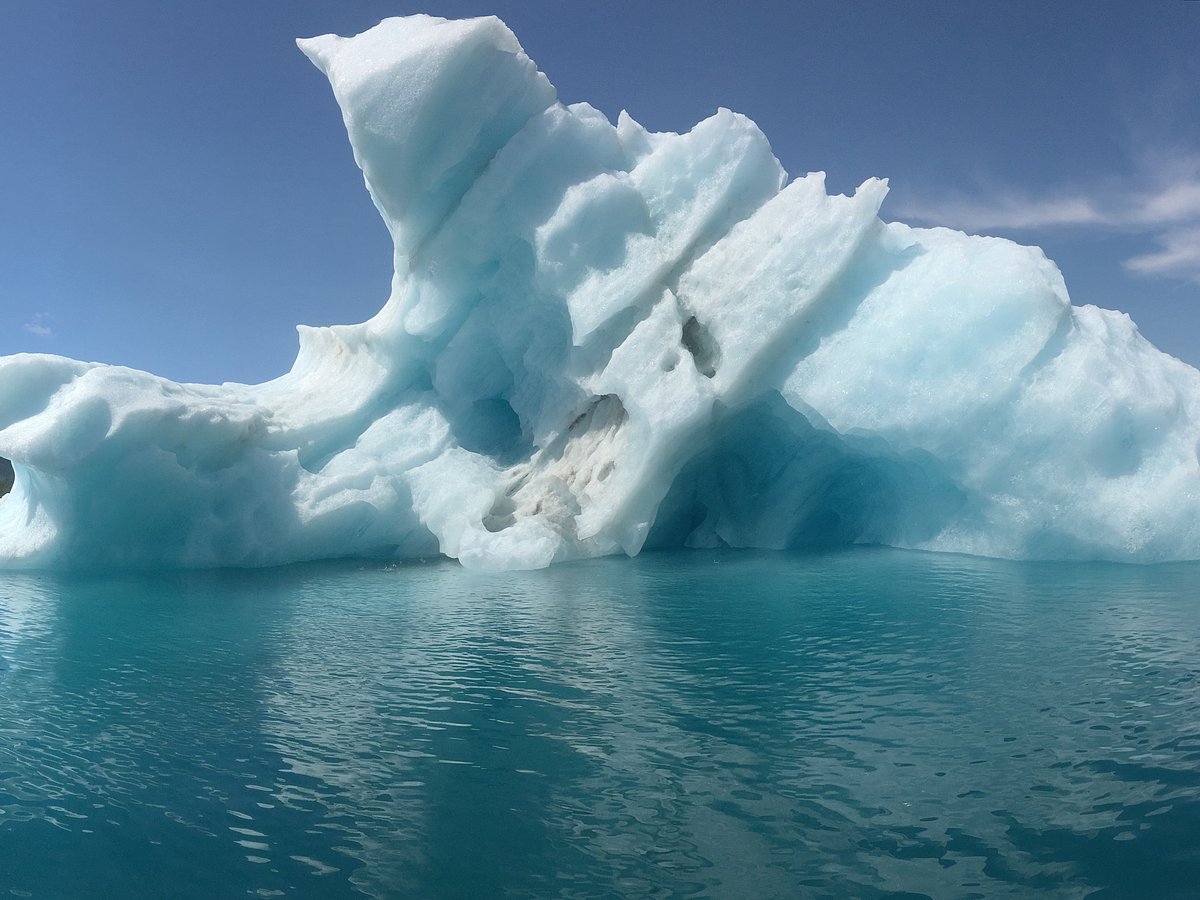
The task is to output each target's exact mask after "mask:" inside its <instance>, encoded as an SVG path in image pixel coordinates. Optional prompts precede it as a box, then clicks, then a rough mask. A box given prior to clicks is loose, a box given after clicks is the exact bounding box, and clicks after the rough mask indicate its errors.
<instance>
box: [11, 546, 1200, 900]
mask: <svg viewBox="0 0 1200 900" xmlns="http://www.w3.org/2000/svg"><path fill="white" fill-rule="evenodd" d="M1197 585H1200V566H1196V565H1178V566H1157V567H1149V568H1140V567H1131V566H1110V565H1047V564H1036V565H1031V564H1015V563H1001V562H992V561H986V560H977V559H969V558H962V557H952V556H938V555H931V554H920V553H904V552H899V551H885V550H861V551H854V552H843V553H836V554H829V555H816V556H813V555H807V556H806V555H790V554H751V553H745V554H734V553H727V554H712V553H706V552H699V551H697V552H692V553H664V554H650V555H647V556H644V557H642V558H640V559H636V560H600V561H596V562H591V563H584V564H578V565H570V566H564V567H562V568H557V569H552V570H548V571H543V572H534V573H522V574H515V575H514V574H508V575H496V576H482V575H477V574H472V573H469V572H466V571H463V570H462V569H461V568H459V567H457V566H456V565H454V564H449V563H438V564H429V565H421V566H404V567H382V566H374V567H364V566H361V565H352V564H339V565H320V566H315V565H314V566H300V567H291V568H287V569H279V570H271V571H251V572H210V573H184V574H156V575H96V576H90V577H70V578H67V577H51V576H43V575H37V576H14V575H11V574H6V575H4V576H3V581H2V582H0V896H3V895H4V894H5V892H6V891H11V892H12V893H13V894H15V895H17V896H33V897H90V896H105V897H131V896H146V897H196V898H214V897H234V896H245V895H252V896H253V895H258V896H284V895H286V896H299V897H342V896H346V897H349V896H387V897H397V896H399V897H403V896H412V897H493V896H513V897H534V896H536V897H546V896H553V897H576V896H578V897H610V896H611V897H616V896H628V897H643V896H646V897H674V896H713V897H753V898H760V897H764V898H765V897H794V896H814V897H821V896H861V897H876V896H889V895H893V894H894V895H898V896H899V895H904V893H903V892H908V893H909V894H917V895H921V894H927V895H929V896H933V897H1003V896H1014V897H1028V896H1030V895H1031V894H1033V893H1037V894H1038V895H1039V896H1048V897H1054V896H1063V897H1071V896H1086V895H1089V894H1092V892H1098V893H1095V894H1094V896H1098V897H1171V896H1175V897H1188V896H1190V897H1195V896H1197V893H1198V892H1200V887H1198V886H1200V603H1198V598H1197V592H1196V587H1197Z"/></svg>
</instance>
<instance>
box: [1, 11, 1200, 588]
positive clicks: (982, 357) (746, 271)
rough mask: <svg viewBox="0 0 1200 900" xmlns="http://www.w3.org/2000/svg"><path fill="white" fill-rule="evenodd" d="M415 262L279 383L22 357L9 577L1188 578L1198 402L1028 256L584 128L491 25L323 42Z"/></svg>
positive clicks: (701, 138)
mask: <svg viewBox="0 0 1200 900" xmlns="http://www.w3.org/2000/svg"><path fill="white" fill-rule="evenodd" d="M299 44H300V47H301V49H302V50H303V51H304V52H305V53H306V54H307V55H308V56H309V58H310V59H311V60H312V61H313V62H314V63H315V64H316V65H317V67H318V68H320V69H321V70H322V71H323V72H324V73H325V74H326V75H327V76H328V78H329V81H330V83H331V84H332V86H333V91H334V94H335V96H336V98H337V101H338V104H339V105H340V106H341V109H342V114H343V118H344V120H345V124H346V128H347V131H348V132H349V136H350V142H351V145H352V146H353V149H354V155H355V159H356V161H357V162H358V164H359V166H360V167H361V168H362V171H363V175H364V178H365V181H366V184H367V188H368V190H369V191H370V193H371V196H372V198H373V199H374V201H375V204H376V206H377V207H378V209H379V211H380V213H381V215H382V216H383V219H384V222H385V223H386V225H387V227H388V229H389V231H390V232H391V235H392V237H393V240H394V242H395V276H394V278H393V281H392V290H391V295H390V297H389V298H388V300H387V303H386V304H385V305H384V307H383V308H382V310H380V312H379V313H378V314H377V315H375V316H374V317H373V318H372V319H370V320H369V321H367V322H365V323H363V324H360V325H338V326H333V327H329V328H308V327H304V326H301V327H300V329H299V331H300V351H299V355H298V357H297V360H296V363H295V365H294V366H293V368H292V370H291V371H290V372H289V373H288V374H286V375H283V376H282V377H280V378H278V379H276V380H274V381H271V382H267V383H265V384H261V385H239V384H224V385H220V386H215V385H196V384H176V383H173V382H171V381H168V380H166V379H163V378H159V377H157V376H154V375H150V374H147V373H144V372H138V371H134V370H131V369H127V368H122V367H117V366H105V365H98V364H94V363H83V362H77V361H74V360H69V359H64V358H61V357H54V356H46V355H34V354H21V355H17V356H10V357H5V358H3V359H0V457H5V458H7V459H11V460H12V462H13V466H14V470H15V484H14V486H13V488H12V491H11V493H10V494H9V495H8V496H6V497H4V498H3V499H2V500H0V566H8V567H23V568H50V567H77V566H225V565H238V566H256V565H272V564H280V563H287V562H294V561H300V560H309V559H319V558H333V557H347V556H364V557H365V556H370V557H387V558H413V557H424V556H430V555H434V554H437V553H441V554H444V555H446V556H450V557H454V558H457V559H459V560H461V561H462V562H463V563H464V564H465V565H468V566H475V567H484V568H531V567H538V566H545V565H548V564H550V563H552V562H558V561H563V560H569V559H576V558H583V557H592V556H599V555H605V554H614V553H626V554H630V555H632V554H636V553H638V552H639V551H640V550H641V549H643V548H644V547H649V546H689V547H712V546H732V547H765V548H782V547H793V546H824V545H833V544H843V543H854V542H858V543H879V544H889V545H893V546H899V547H914V548H925V549H932V550H944V551H959V552H967V553H974V554H982V555H989V556H1002V557H1013V558H1047V559H1055V558H1057V559H1062V558H1085V559H1112V560H1127V561H1138V562H1153V561H1159V560H1172V559H1195V558H1198V557H1200V464H1198V460H1197V454H1198V451H1200V446H1198V445H1200V426H1198V424H1197V423H1198V421H1200V417H1198V403H1200V372H1197V371H1196V370H1195V369H1193V368H1191V367H1190V366H1187V365H1185V364H1184V363H1182V362H1180V361H1178V360H1176V359H1174V358H1172V357H1170V356H1167V355H1166V354H1163V353H1161V352H1160V351H1158V350H1156V349H1155V348H1154V347H1153V346H1151V345H1150V344H1149V343H1148V342H1147V341H1146V340H1145V339H1144V338H1143V337H1142V336H1141V335H1140V334H1139V333H1138V331H1137V329H1136V328H1135V327H1134V325H1133V323H1132V322H1131V321H1130V320H1129V318H1128V317H1127V316H1125V315H1123V314H1120V313H1115V312H1110V311H1107V310H1101V309H1097V308H1095V307H1092V306H1084V307H1073V306H1071V304H1070V301H1069V299H1068V296H1067V291H1066V288H1065V286H1064V284H1063V280H1062V277H1061V275H1060V273H1059V271H1058V270H1057V268H1056V267H1055V266H1054V265H1053V264H1052V263H1051V262H1050V261H1049V260H1047V259H1046V257H1045V256H1044V255H1043V254H1042V252H1041V251H1040V250H1038V249H1036V248H1030V247H1022V246H1019V245H1017V244H1014V243H1011V242H1009V241H1005V240H999V239H995V238H986V237H969V236H967V235H964V234H961V233H959V232H955V231H950V230H946V229H939V228H934V229H918V228H910V227H908V226H906V225H902V224H899V223H886V222H883V221H881V220H880V218H879V216H878V213H879V208H880V204H881V203H882V201H883V199H884V196H885V194H886V191H887V185H886V182H884V181H881V180H877V179H871V180H868V181H866V182H864V183H863V184H862V185H861V186H860V187H859V188H858V190H857V191H856V192H855V194H854V196H852V197H845V196H840V195H838V196H830V195H828V194H827V193H826V192H825V187H824V176H823V174H822V173H813V174H809V175H807V176H805V177H803V178H796V179H794V180H791V181H790V182H789V180H788V176H787V174H786V173H785V172H784V171H783V169H782V167H781V166H780V164H779V162H778V160H776V159H775V157H774V155H773V154H772V152H771V148H770V145H769V144H768V142H767V140H766V138H765V137H764V136H763V134H762V133H761V132H760V131H759V130H758V128H757V127H756V126H755V125H754V123H753V122H751V121H750V120H749V119H746V118H745V117H744V116H740V115H737V114H735V113H732V112H729V111H728V110H721V111H719V112H718V113H717V114H716V115H714V116H713V117H711V118H709V119H706V120H705V121H703V122H701V123H700V124H699V125H697V126H696V127H695V128H694V129H692V131H690V132H689V133H687V134H683V135H679V134H671V133H664V134H656V133H652V132H650V131H648V130H646V129H645V128H643V127H642V126H641V125H639V124H638V123H637V122H635V121H633V120H632V119H631V118H630V117H629V116H628V115H625V114H622V115H621V116H620V118H619V120H618V122H617V124H616V126H615V127H614V126H613V125H612V124H611V123H610V122H609V121H608V120H607V119H606V118H605V117H604V116H603V115H602V114H600V113H599V112H598V111H597V110H595V109H593V108H592V107H591V106H588V105H587V104H582V103H581V104H575V105H572V106H564V105H562V104H560V103H559V102H557V100H556V94H555V90H554V87H553V86H552V85H551V84H550V82H549V81H548V80H547V79H546V77H545V76H544V75H543V74H542V73H541V72H539V71H538V70H537V67H536V66H535V65H534V63H533V62H532V61H531V60H530V59H529V58H528V57H527V56H526V55H525V54H524V52H523V51H522V50H521V47H520V45H519V44H518V42H517V40H516V38H515V37H514V36H513V34H512V33H511V32H510V31H509V30H508V28H507V27H506V26H505V25H504V24H503V23H502V22H501V21H499V20H498V19H495V18H481V19H472V20H465V21H447V20H443V19H437V18H431V17H428V16H414V17H410V18H403V19H388V20H386V21H384V22H382V23H380V24H379V25H378V26H376V27H375V28H372V29H371V30H369V31H367V32H365V33H363V34H361V35H358V36H357V37H353V38H341V37H336V36H333V35H326V36H323V37H318V38H312V39H310V40H302V41H300V42H299Z"/></svg>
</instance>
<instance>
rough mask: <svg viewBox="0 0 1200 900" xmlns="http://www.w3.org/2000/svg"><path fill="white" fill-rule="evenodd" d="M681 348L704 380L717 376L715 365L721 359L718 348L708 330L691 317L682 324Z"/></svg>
mask: <svg viewBox="0 0 1200 900" xmlns="http://www.w3.org/2000/svg"><path fill="white" fill-rule="evenodd" d="M683 346H684V347H685V348H687V351H688V353H690V354H692V359H693V360H695V362H696V370H697V371H698V372H699V373H700V374H701V375H703V376H704V377H705V378H712V377H713V376H714V375H716V374H717V363H718V362H719V361H720V359H721V351H720V348H718V347H717V342H716V341H714V340H713V337H712V335H711V334H709V333H708V329H707V328H705V327H704V326H703V325H701V324H700V322H699V321H698V320H697V319H696V317H695V316H692V317H691V318H690V319H688V320H687V321H686V322H684V323H683Z"/></svg>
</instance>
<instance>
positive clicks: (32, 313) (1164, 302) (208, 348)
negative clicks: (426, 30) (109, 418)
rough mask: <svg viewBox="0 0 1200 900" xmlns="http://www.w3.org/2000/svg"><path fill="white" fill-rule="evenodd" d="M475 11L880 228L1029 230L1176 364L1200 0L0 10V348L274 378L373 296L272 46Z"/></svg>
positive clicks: (373, 279) (317, 93) (1188, 308)
mask: <svg viewBox="0 0 1200 900" xmlns="http://www.w3.org/2000/svg"><path fill="white" fill-rule="evenodd" d="M422 11H424V12H431V13H435V14H440V15H446V16H467V15H478V14H483V13H488V12H493V13H496V14H498V15H500V16H501V17H502V18H504V19H505V20H506V21H507V22H508V24H509V25H510V26H511V27H512V28H513V30H514V31H515V32H516V33H517V36H518V37H519V38H520V40H521V42H522V43H523V45H524V46H525V48H526V50H527V51H528V52H529V54H530V55H531V56H532V57H533V58H534V59H536V60H537V61H538V63H539V64H540V66H541V68H542V70H543V71H545V72H546V73H547V74H548V75H549V77H550V79H551V81H553V82H554V83H555V85H556V86H557V87H558V89H559V95H560V98H561V99H563V100H564V101H567V102H574V101H577V100H588V101H589V102H591V103H592V104H593V105H595V106H597V107H598V108H599V109H601V110H602V111H604V112H605V113H607V114H608V115H609V116H610V117H612V118H613V119H615V117H616V114H617V113H618V112H619V111H620V110H621V109H622V108H626V109H628V110H629V111H630V113H631V114H632V115H633V116H634V117H635V118H637V119H638V120H640V121H641V122H643V124H645V125H646V126H648V127H650V128H652V129H654V130H673V131H678V130H686V129H687V128H689V127H691V125H693V124H694V123H695V122H697V121H699V120H700V119H702V118H704V117H706V116H708V115H710V114H711V113H712V112H713V111H714V110H715V109H716V108H717V107H719V106H726V107H729V108H731V109H734V110H737V111H739V112H743V113H746V114H747V115H749V116H750V117H751V118H753V119H755V120H756V121H757V122H758V123H759V125H760V126H761V127H762V129H763V130H764V132H765V133H766V134H767V136H768V137H769V138H770V140H771V143H772V146H773V147H774V149H775V153H776V155H777V156H778V157H779V158H780V160H781V161H782V162H783V164H784V166H785V168H787V170H788V171H789V172H790V173H792V174H793V175H797V174H803V173H805V172H807V171H810V170H817V169H821V170H825V171H827V172H828V173H829V185H830V187H831V188H832V189H833V190H835V191H839V192H846V191H850V190H852V189H853V188H854V187H855V186H856V185H857V184H858V183H860V182H861V181H862V180H864V179H865V178H867V177H869V176H872V175H881V176H886V177H888V178H890V180H891V185H892V194H891V196H890V197H889V199H888V201H887V202H886V203H885V205H884V217H885V218H889V219H898V220H902V221H910V222H913V223H915V224H944V225H950V226H954V227H959V228H963V229H965V230H968V231H972V232H977V233H986V234H999V235H1003V236H1006V237H1012V238H1014V239H1016V240H1019V241H1021V242H1022V243H1032V244H1038V245H1040V246H1041V247H1043V248H1044V249H1045V250H1046V252H1047V253H1048V254H1049V255H1050V256H1051V257H1052V258H1053V259H1055V260H1056V261H1057V262H1058V263H1059V265H1060V267H1061V268H1062V269H1063V271H1064V274H1065V275H1066V279H1067V285H1068V288H1069V289H1070V291H1071V295H1072V299H1073V300H1074V301H1075V302H1076V303H1096V304H1098V305H1101V306H1107V307H1113V308H1117V309H1122V310H1125V311H1126V312H1129V313H1130V314H1131V315H1132V316H1133V318H1134V320H1135V321H1136V322H1137V323H1138V324H1139V325H1140V326H1141V328H1142V331H1143V333H1144V334H1146V335H1147V336H1148V337H1149V338H1150V339H1151V340H1153V341H1154V342H1155V343H1156V344H1158V345H1159V346H1160V347H1162V348H1163V349H1165V350H1167V351H1168V352H1170V353H1173V354H1175V355H1176V356H1179V357H1181V358H1183V359H1185V360H1187V361H1189V362H1191V363H1193V364H1200V53H1197V51H1196V49H1195V48H1196V47H1200V2H1175V3H1142V4H1137V5H1135V4H1132V3H1130V4H1117V3H1091V2H1089V3H1074V2H1066V3H1043V2H1036V3H1033V2H1010V3H1004V4H990V3H973V2H956V3H932V2H929V3H916V2H913V3H857V4H850V3H840V2H839V3H800V2H788V3H785V2H762V3H757V4H730V3H727V2H663V3H657V4H656V3H648V2H613V0H607V2H598V3H590V2H562V0H559V2H540V0H521V2H488V3H485V2H474V0H469V2H468V0H456V2H434V0H430V2H426V3H423V4H416V3H408V2H377V0H363V2H336V3H335V2H326V3H316V2H287V3H285V2H264V0H259V2H238V3H233V2H226V0H212V2H207V3H204V4H199V3H196V4H189V5H184V4H173V3H163V2H161V0H154V2H151V0H122V2H114V3H111V4H100V3H95V2H91V0H86V2H85V0H79V2H73V3H71V2H55V0H48V2H45V3H34V2H13V3H8V4H5V6H4V9H3V13H2V15H0V23H2V24H3V27H4V32H5V53H4V54H3V55H2V56H0V115H2V116H3V119H4V121H3V123H2V126H0V198H3V201H2V202H0V314H2V315H3V319H4V324H3V327H2V328H0V354H7V353H17V352H25V351H31V352H49V353H58V354H62V355H66V356H73V357H77V358H81V359H89V360H100V361H103V362H112V363H120V364H124V365H130V366H134V367H137V368H144V369H148V370H150V371H153V372H157V373H160V374H163V375H166V376H168V377H171V378H174V379H177V380H186V381H224V380H233V381H251V382H253V381H261V380H265V379H268V378H271V377H274V376H275V375H278V374H281V373H282V372H284V371H286V370H287V369H288V368H289V366H290V365H291V360H292V357H293V356H294V353H295V348H296V336H295V331H294V327H293V326H294V325H295V324H296V323H298V322H302V323H307V324H328V323H334V322H356V321H361V320H362V319H364V318H366V317H368V316H370V315H371V314H372V313H373V312H375V310H376V309H378V307H379V306H380V305H381V304H382V303H383V301H384V299H385V298H386V295H387V290H388V280H389V277H390V274H391V273H390V265H391V261H390V246H389V243H388V239H387V235H386V232H385V230H384V228H383V226H382V224H381V223H380V222H379V220H378V218H377V216H376V213H375V210H374V208H373V206H372V205H371V202H370V200H369V198H368V197H367V195H366V192H365V190H364V189H363V187H362V181H361V177H360V175H359V173H358V171H357V169H356V168H355V167H354V164H353V160H352V157H351V154H350V150H349V146H348V144H347V143H346V140H345V135H344V132H343V130H342V125H341V119H340V116H339V114H338V111H337V108H336V106H335V104H334V102H333V99H332V96H331V94H330V92H329V90H328V87H327V85H326V83H325V81H324V79H323V77H322V76H321V75H320V73H319V72H317V70H316V69H315V68H313V67H312V66H311V64H309V63H308V61H307V60H306V59H305V58H304V57H303V56H302V55H301V54H300V53H299V51H297V50H296V48H295V46H294V44H293V39H294V38H295V37H299V36H309V35H313V34H320V33H324V32H330V31H332V32H337V33H342V34H352V33H356V32H358V31H362V30H364V29H365V28H367V27H369V26H370V25H372V24H374V23H375V22H376V21H378V20H379V19H381V18H383V17H386V16H389V15H402V14H408V13H412V12H422Z"/></svg>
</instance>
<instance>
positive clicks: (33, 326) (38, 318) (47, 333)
mask: <svg viewBox="0 0 1200 900" xmlns="http://www.w3.org/2000/svg"><path fill="white" fill-rule="evenodd" d="M25 330H26V331H28V332H29V333H30V334H32V335H36V336H37V337H42V338H50V337H54V329H53V328H51V327H50V316H49V315H47V314H46V313H36V314H35V315H34V317H33V320H32V321H29V322H26V323H25Z"/></svg>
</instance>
